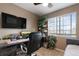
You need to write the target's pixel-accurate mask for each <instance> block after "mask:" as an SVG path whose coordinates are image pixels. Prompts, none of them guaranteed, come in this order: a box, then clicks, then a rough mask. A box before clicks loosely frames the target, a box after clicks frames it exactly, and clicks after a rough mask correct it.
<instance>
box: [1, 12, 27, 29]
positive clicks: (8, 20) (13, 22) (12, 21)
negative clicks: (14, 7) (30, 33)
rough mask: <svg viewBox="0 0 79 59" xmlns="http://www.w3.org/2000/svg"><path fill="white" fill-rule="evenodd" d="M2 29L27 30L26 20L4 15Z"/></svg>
mask: <svg viewBox="0 0 79 59" xmlns="http://www.w3.org/2000/svg"><path fill="white" fill-rule="evenodd" d="M2 28H20V29H23V28H26V18H22V17H16V16H14V15H10V14H6V13H2Z"/></svg>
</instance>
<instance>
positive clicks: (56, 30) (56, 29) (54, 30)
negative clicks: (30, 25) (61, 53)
mask: <svg viewBox="0 0 79 59" xmlns="http://www.w3.org/2000/svg"><path fill="white" fill-rule="evenodd" d="M52 34H59V35H75V34H76V13H75V12H74V13H69V14H66V15H63V16H57V17H53V18H50V19H48V35H52Z"/></svg>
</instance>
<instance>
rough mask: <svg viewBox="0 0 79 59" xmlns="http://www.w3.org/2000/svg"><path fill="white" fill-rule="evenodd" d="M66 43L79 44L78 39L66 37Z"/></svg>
mask: <svg viewBox="0 0 79 59" xmlns="http://www.w3.org/2000/svg"><path fill="white" fill-rule="evenodd" d="M66 43H67V44H74V45H79V40H77V39H67V41H66Z"/></svg>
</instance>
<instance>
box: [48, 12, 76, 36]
mask: <svg viewBox="0 0 79 59" xmlns="http://www.w3.org/2000/svg"><path fill="white" fill-rule="evenodd" d="M74 13H75V17H76V16H77V15H76V14H77V13H76V12H72V13H68V14H65V15H69V17H70V25H69V26H70V30H63V34H61V33H60V31H61V29H60V27H61V26H60V22H61V21H60V20H61V17H63V16H65V15H62V16H57V17H53V18H56V30H55V31H56V33H49V25H50V24H49V21H50V19H52V18H49V19H48V35H50V34H55V35H76V23H75V34H73V33H72V31H73V29H72V26H73V24H72V21H73V19H72V15H74ZM58 19H59V20H58ZM76 20H77V19H76V18H75V21H76ZM57 23H59V25H58V24H57ZM64 26H65V25H64ZM66 26H68V25H66ZM57 27H59V30H58V29H57ZM57 31H58V32H59V33H57ZM64 31H69V32H70V34H67V33H66V34H64Z"/></svg>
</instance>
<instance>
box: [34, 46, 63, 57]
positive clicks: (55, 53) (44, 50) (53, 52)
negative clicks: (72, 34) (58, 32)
mask: <svg viewBox="0 0 79 59" xmlns="http://www.w3.org/2000/svg"><path fill="white" fill-rule="evenodd" d="M34 53H35V54H37V56H63V55H64V52H61V51H59V50H56V49H47V48H43V47H42V48H40V49H39V50H37V51H36V52H34Z"/></svg>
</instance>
